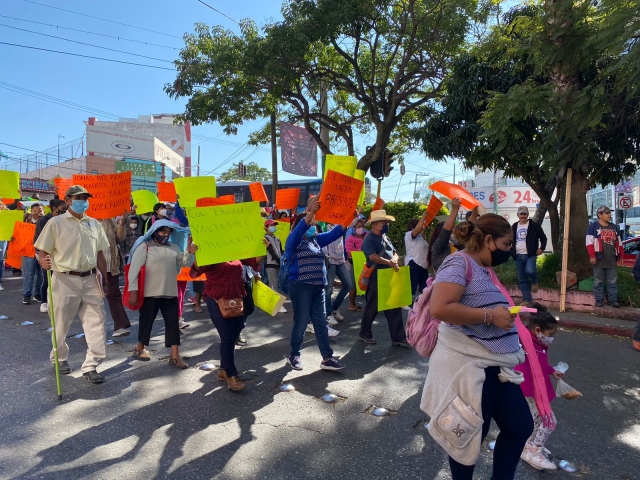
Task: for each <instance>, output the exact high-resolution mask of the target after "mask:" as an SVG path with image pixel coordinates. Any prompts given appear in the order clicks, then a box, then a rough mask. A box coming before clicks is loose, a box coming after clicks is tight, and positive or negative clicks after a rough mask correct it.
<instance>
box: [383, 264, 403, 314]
mask: <svg viewBox="0 0 640 480" xmlns="http://www.w3.org/2000/svg"><path fill="white" fill-rule="evenodd" d="M377 273H378V311H380V312H382V311H384V310H391V309H393V308H400V307H406V306H407V305H411V301H412V298H411V273H410V272H409V267H400V269H399V270H398V271H397V272H396V271H395V270H394V269H393V268H383V269H378V272H377Z"/></svg>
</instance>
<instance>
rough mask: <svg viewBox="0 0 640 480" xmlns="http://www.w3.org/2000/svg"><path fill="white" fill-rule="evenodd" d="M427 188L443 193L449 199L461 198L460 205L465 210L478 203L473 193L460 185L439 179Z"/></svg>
mask: <svg viewBox="0 0 640 480" xmlns="http://www.w3.org/2000/svg"><path fill="white" fill-rule="evenodd" d="M429 188H430V189H431V190H433V191H434V192H438V193H440V194H442V195H444V196H445V197H447V198H448V199H449V200H452V199H454V198H456V197H458V198H459V199H460V200H461V203H462V206H463V207H464V208H466V209H467V210H473V209H474V207H477V206H478V205H480V201H479V200H476V198H475V197H474V196H473V195H471V194H470V193H469V192H468V191H467V190H465V189H464V188H462V187H461V186H460V185H456V184H454V183H449V182H445V181H443V180H440V181H439V182H436V183H434V184H431V185H429Z"/></svg>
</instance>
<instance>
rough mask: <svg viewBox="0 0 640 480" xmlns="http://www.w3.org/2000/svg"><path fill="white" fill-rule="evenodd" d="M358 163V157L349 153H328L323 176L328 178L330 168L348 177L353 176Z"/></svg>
mask: <svg viewBox="0 0 640 480" xmlns="http://www.w3.org/2000/svg"><path fill="white" fill-rule="evenodd" d="M357 164H358V159H357V158H356V157H350V156H348V155H327V159H326V161H325V167H324V176H323V177H322V178H326V176H327V172H328V171H329V170H333V171H334V172H338V173H342V174H343V175H347V176H348V177H353V176H354V175H355V173H356V165H357ZM363 180H364V179H363Z"/></svg>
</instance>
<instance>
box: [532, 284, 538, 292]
mask: <svg viewBox="0 0 640 480" xmlns="http://www.w3.org/2000/svg"><path fill="white" fill-rule="evenodd" d="M538 290H540V285H538V284H537V283H532V284H531V293H537V291H538Z"/></svg>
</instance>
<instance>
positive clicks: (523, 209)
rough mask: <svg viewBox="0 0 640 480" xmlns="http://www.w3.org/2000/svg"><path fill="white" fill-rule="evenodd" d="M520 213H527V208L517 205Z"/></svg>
mask: <svg viewBox="0 0 640 480" xmlns="http://www.w3.org/2000/svg"><path fill="white" fill-rule="evenodd" d="M521 213H526V214H527V215H529V209H528V208H527V207H525V206H522V207H518V215H520V214H521Z"/></svg>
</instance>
